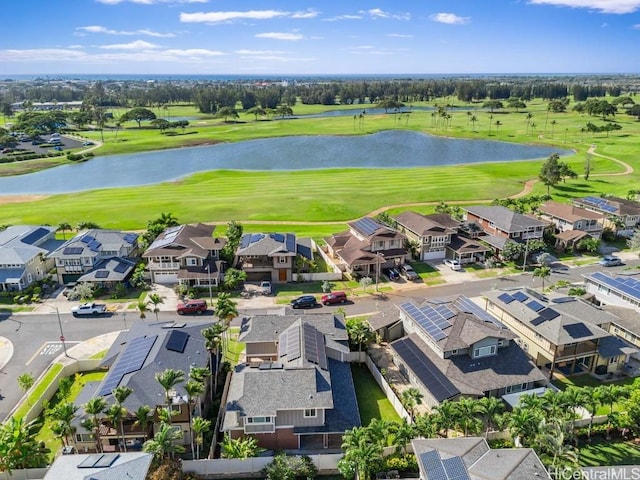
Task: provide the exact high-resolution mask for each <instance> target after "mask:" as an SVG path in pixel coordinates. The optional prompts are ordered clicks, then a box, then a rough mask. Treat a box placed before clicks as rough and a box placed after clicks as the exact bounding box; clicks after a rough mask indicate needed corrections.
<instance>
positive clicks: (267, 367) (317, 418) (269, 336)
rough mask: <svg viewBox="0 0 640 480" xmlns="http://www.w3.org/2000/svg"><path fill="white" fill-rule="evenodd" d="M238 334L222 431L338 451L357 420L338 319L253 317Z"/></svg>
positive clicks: (266, 443) (269, 444)
mask: <svg viewBox="0 0 640 480" xmlns="http://www.w3.org/2000/svg"><path fill="white" fill-rule="evenodd" d="M238 340H239V341H240V342H242V343H244V344H245V345H246V359H247V360H246V363H245V364H241V365H238V366H237V367H236V368H235V370H234V371H233V374H232V376H231V383H230V385H229V388H228V395H227V398H226V399H223V404H224V418H223V423H222V431H224V432H225V433H226V434H228V435H229V436H230V437H231V438H234V439H235V438H240V437H243V436H251V437H253V438H255V439H256V441H257V442H258V445H260V446H261V447H263V448H267V449H293V450H318V449H323V448H328V449H335V450H339V449H340V445H341V443H342V435H343V434H344V432H345V430H348V429H350V428H353V427H356V426H360V415H359V412H358V402H357V400H356V394H355V387H354V384H353V377H352V375H351V368H350V366H349V364H348V363H347V362H345V359H346V356H347V354H348V352H349V347H348V337H347V332H346V329H345V325H344V323H343V319H342V317H341V316H335V315H334V314H309V315H279V316H278V315H257V316H254V317H251V318H249V319H246V320H245V321H243V324H242V326H241V333H240V337H239V339H238Z"/></svg>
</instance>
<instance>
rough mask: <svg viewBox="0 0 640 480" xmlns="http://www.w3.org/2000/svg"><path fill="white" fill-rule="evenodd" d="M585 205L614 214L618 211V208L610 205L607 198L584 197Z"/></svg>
mask: <svg viewBox="0 0 640 480" xmlns="http://www.w3.org/2000/svg"><path fill="white" fill-rule="evenodd" d="M582 201H583V202H584V203H588V204H589V205H593V206H595V207H597V208H599V209H600V210H604V211H605V212H609V213H613V212H615V211H616V210H618V208H617V207H614V206H613V205H610V204H609V201H608V200H607V199H606V198H599V197H584V198H583V199H582Z"/></svg>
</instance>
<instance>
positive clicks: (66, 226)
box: [56, 222, 71, 240]
mask: <svg viewBox="0 0 640 480" xmlns="http://www.w3.org/2000/svg"><path fill="white" fill-rule="evenodd" d="M70 231H71V224H69V223H67V222H63V223H61V224H60V225H58V228H56V232H62V238H63V239H64V240H66V239H67V235H66V232H70Z"/></svg>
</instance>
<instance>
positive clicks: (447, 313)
mask: <svg viewBox="0 0 640 480" xmlns="http://www.w3.org/2000/svg"><path fill="white" fill-rule="evenodd" d="M436 311H437V312H438V313H439V314H440V315H442V316H443V317H444V318H445V319H447V320H448V319H450V318H453V317H455V316H456V313H455V312H454V311H453V310H451V309H450V308H449V307H447V306H446V305H440V306H438V307H436Z"/></svg>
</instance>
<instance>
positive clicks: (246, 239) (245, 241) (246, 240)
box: [240, 234, 251, 248]
mask: <svg viewBox="0 0 640 480" xmlns="http://www.w3.org/2000/svg"><path fill="white" fill-rule="evenodd" d="M250 243H251V234H247V235H243V236H242V237H241V238H240V248H247V247H248V246H249V244H250Z"/></svg>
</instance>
